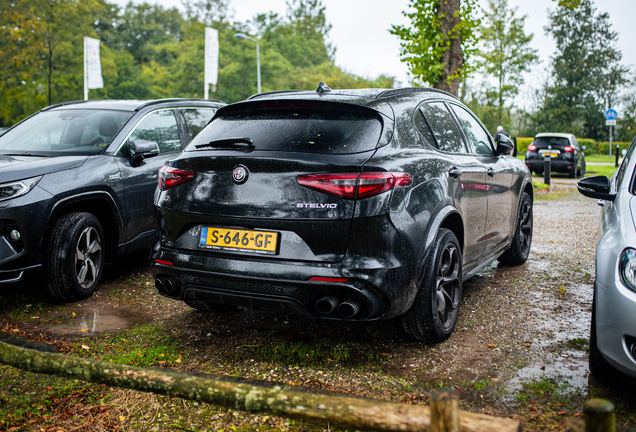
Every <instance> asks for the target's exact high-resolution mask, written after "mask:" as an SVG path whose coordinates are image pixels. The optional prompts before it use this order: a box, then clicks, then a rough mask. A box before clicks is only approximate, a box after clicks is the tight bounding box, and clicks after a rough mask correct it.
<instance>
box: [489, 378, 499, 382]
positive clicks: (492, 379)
mask: <svg viewBox="0 0 636 432" xmlns="http://www.w3.org/2000/svg"><path fill="white" fill-rule="evenodd" d="M490 381H495V382H497V381H499V378H490Z"/></svg>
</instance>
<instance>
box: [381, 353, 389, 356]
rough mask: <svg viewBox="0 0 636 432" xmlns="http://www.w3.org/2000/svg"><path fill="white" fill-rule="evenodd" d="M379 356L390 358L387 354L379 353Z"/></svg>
mask: <svg viewBox="0 0 636 432" xmlns="http://www.w3.org/2000/svg"><path fill="white" fill-rule="evenodd" d="M380 355H381V356H382V357H391V354H389V353H380Z"/></svg>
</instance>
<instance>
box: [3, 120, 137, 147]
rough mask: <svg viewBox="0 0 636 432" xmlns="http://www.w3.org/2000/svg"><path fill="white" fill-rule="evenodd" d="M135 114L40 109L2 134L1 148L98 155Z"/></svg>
mask: <svg viewBox="0 0 636 432" xmlns="http://www.w3.org/2000/svg"><path fill="white" fill-rule="evenodd" d="M131 116H132V113H130V112H126V111H106V110H87V109H66V110H50V111H43V112H40V113H38V114H36V115H34V116H33V117H31V118H29V119H27V120H25V121H24V122H22V123H20V124H18V125H17V126H16V127H14V128H13V129H11V130H10V131H9V132H7V133H6V134H4V135H2V137H0V151H2V152H5V153H7V152H10V153H15V152H18V153H20V152H25V153H29V154H40V153H41V154H43V155H49V154H57V153H64V154H89V155H90V154H97V153H100V152H101V151H102V150H104V149H105V148H106V147H107V146H108V143H110V141H111V140H112V139H113V138H114V137H115V135H116V134H117V133H118V132H119V130H120V129H121V127H122V126H123V125H124V124H125V123H126V122H127V121H128V119H129V118H130V117H131Z"/></svg>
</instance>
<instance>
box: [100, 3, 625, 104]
mask: <svg viewBox="0 0 636 432" xmlns="http://www.w3.org/2000/svg"><path fill="white" fill-rule="evenodd" d="M111 1H114V2H115V3H118V4H120V5H122V6H123V5H125V4H126V3H127V1H128V0H111ZM146 1H148V2H149V3H158V4H160V5H162V6H164V7H178V8H182V7H181V2H180V0H156V1H153V0H146ZM134 2H135V3H140V2H141V1H139V0H134ZM322 2H323V4H324V5H325V7H326V10H325V13H326V16H327V21H328V22H329V23H330V24H331V25H332V29H331V32H330V34H329V40H330V42H331V43H332V44H333V46H335V47H336V64H337V65H338V66H340V67H341V68H343V69H345V70H346V71H347V72H351V73H353V74H356V75H358V76H362V77H365V78H371V79H375V78H377V77H378V76H379V75H381V74H386V75H391V76H394V77H396V78H397V80H398V81H399V84H400V85H401V86H406V85H408V82H409V78H408V68H407V66H406V64H405V63H403V62H401V61H400V42H399V40H398V38H397V37H396V36H393V35H391V34H390V33H389V29H390V28H391V25H392V24H397V25H408V19H407V18H405V17H404V16H403V15H402V11H404V10H406V9H407V8H408V4H409V1H408V0H391V1H386V0H382V1H380V0H322ZM480 4H481V5H482V7H485V6H486V4H487V0H480ZM509 5H510V6H511V7H517V8H518V11H517V15H523V14H525V15H527V18H526V33H533V34H534V38H533V41H532V44H531V45H532V47H533V48H535V49H537V50H538V51H539V52H538V54H539V56H540V58H541V60H542V63H541V64H540V65H538V66H537V67H536V72H535V73H532V74H529V75H528V77H527V78H526V81H527V83H528V85H527V86H526V87H539V86H540V83H541V81H542V79H544V77H545V76H546V72H545V68H546V65H547V62H548V60H549V57H550V56H551V55H552V54H553V52H554V48H555V45H554V42H553V41H552V39H551V38H550V37H548V36H546V35H545V32H544V27H545V26H546V25H547V24H548V9H550V8H551V9H554V8H555V5H556V1H553V0H509ZM595 5H596V8H597V9H598V11H600V12H608V13H609V15H610V22H611V23H612V26H613V29H614V30H615V31H618V33H619V40H618V43H617V47H618V49H619V50H620V51H621V52H622V53H623V63H624V64H625V65H631V66H634V70H636V49H633V47H632V46H631V43H633V41H636V25H634V17H636V0H611V1H610V0H595ZM230 9H231V10H232V11H233V19H234V20H237V21H247V20H249V19H250V18H252V17H253V16H254V15H256V14H257V13H266V12H269V11H272V12H276V13H279V14H280V15H283V16H284V15H285V12H286V10H287V6H286V0H267V1H263V0H232V1H231V3H230ZM526 91H527V89H526ZM522 93H523V91H522Z"/></svg>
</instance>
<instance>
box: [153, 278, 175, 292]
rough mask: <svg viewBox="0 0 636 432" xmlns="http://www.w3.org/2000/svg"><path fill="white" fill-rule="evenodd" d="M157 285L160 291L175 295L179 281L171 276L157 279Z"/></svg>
mask: <svg viewBox="0 0 636 432" xmlns="http://www.w3.org/2000/svg"><path fill="white" fill-rule="evenodd" d="M155 287H156V288H157V290H158V291H159V292H162V293H164V294H168V295H174V294H175V293H176V292H177V290H178V285H177V283H176V282H175V281H174V280H173V279H172V278H170V277H163V278H157V279H155Z"/></svg>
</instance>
